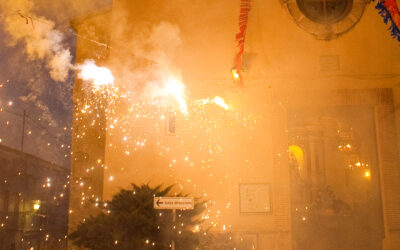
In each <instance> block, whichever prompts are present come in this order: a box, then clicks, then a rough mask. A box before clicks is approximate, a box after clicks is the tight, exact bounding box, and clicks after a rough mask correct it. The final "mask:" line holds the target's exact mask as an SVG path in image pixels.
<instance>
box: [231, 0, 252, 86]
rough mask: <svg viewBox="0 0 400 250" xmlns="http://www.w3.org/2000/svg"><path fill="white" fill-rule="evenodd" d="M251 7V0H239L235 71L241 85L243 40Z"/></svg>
mask: <svg viewBox="0 0 400 250" xmlns="http://www.w3.org/2000/svg"><path fill="white" fill-rule="evenodd" d="M250 9H251V0H240V14H239V32H238V33H237V34H236V42H237V46H238V48H239V51H238V53H237V55H236V58H235V63H236V73H237V74H238V78H239V85H240V86H243V74H242V72H243V70H242V64H243V53H244V40H245V38H246V30H247V23H248V20H249V13H250Z"/></svg>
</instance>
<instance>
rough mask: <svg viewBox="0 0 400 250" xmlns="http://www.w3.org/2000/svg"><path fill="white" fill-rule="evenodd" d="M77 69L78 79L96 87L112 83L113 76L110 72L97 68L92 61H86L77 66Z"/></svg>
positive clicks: (103, 68)
mask: <svg viewBox="0 0 400 250" xmlns="http://www.w3.org/2000/svg"><path fill="white" fill-rule="evenodd" d="M77 68H78V69H79V70H80V72H79V74H78V77H79V78H81V79H82V80H84V81H88V82H91V83H93V84H94V85H96V86H102V85H108V84H112V83H114V76H113V74H112V73H111V70H109V69H108V68H105V67H99V66H97V65H96V64H95V62H94V61H93V60H86V61H85V62H84V63H83V64H80V65H78V66H77Z"/></svg>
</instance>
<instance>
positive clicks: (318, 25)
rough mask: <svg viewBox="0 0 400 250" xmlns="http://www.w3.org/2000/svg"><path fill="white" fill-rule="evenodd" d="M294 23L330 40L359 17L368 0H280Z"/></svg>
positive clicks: (340, 33)
mask: <svg viewBox="0 0 400 250" xmlns="http://www.w3.org/2000/svg"><path fill="white" fill-rule="evenodd" d="M282 2H283V4H284V5H285V6H286V7H287V9H288V11H289V13H290V15H291V16H292V17H293V19H294V21H295V22H296V24H297V25H298V26H299V27H301V28H302V29H304V30H306V31H308V32H309V33H311V34H313V35H315V36H316V37H317V38H318V39H323V40H331V39H335V38H337V37H338V36H340V35H342V34H343V33H345V32H347V31H349V30H350V29H351V28H352V27H354V25H355V24H357V22H358V21H359V20H360V19H361V16H362V14H363V13H364V9H365V6H366V5H367V4H368V3H369V2H370V1H369V0H321V1H320V2H321V3H318V2H317V1H311V0H282Z"/></svg>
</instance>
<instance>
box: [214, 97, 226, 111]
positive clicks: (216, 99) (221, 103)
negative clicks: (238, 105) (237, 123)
mask: <svg viewBox="0 0 400 250" xmlns="http://www.w3.org/2000/svg"><path fill="white" fill-rule="evenodd" d="M213 101H214V103H215V104H217V105H218V106H220V107H222V108H224V109H226V110H228V109H229V106H228V105H227V104H226V103H225V101H224V99H223V98H221V97H219V96H216V97H214V100H213Z"/></svg>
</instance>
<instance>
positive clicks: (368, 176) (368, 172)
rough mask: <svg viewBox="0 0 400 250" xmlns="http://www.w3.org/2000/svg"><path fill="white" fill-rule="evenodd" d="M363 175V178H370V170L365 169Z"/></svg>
mask: <svg viewBox="0 0 400 250" xmlns="http://www.w3.org/2000/svg"><path fill="white" fill-rule="evenodd" d="M364 177H365V178H370V177H371V171H369V170H365V172H364Z"/></svg>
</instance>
